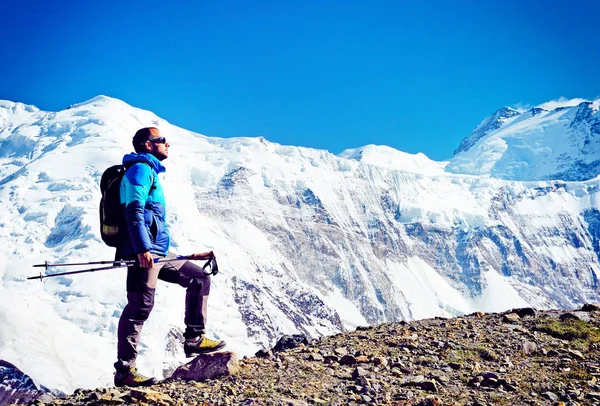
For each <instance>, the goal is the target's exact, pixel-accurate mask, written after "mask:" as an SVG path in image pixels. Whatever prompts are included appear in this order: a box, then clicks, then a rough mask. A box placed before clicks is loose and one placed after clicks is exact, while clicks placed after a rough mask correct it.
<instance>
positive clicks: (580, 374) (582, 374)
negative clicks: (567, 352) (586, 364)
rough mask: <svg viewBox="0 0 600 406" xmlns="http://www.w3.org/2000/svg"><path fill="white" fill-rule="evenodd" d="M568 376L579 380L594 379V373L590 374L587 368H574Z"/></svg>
mask: <svg viewBox="0 0 600 406" xmlns="http://www.w3.org/2000/svg"><path fill="white" fill-rule="evenodd" d="M567 377H568V378H569V379H575V380H578V381H588V380H590V379H592V375H590V374H589V373H588V372H587V371H586V370H585V369H581V368H574V369H572V370H570V371H569V372H568V373H567Z"/></svg>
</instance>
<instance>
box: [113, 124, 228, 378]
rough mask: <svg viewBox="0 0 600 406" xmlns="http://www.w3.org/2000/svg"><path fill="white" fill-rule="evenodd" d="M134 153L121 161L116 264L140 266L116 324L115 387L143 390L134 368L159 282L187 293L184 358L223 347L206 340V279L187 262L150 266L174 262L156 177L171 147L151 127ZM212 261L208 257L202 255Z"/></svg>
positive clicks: (130, 278) (130, 277)
mask: <svg viewBox="0 0 600 406" xmlns="http://www.w3.org/2000/svg"><path fill="white" fill-rule="evenodd" d="M133 148H134V150H135V153H131V154H128V155H125V156H124V157H123V165H124V166H125V167H126V168H127V169H126V171H125V175H124V176H123V180H122V181H121V189H120V200H121V208H122V210H123V213H124V217H125V225H126V230H125V232H124V233H121V234H120V235H119V243H118V246H117V253H116V255H117V259H135V260H137V261H138V264H139V265H137V264H136V265H134V266H129V267H128V268H127V305H126V306H125V308H124V309H123V313H122V314H121V318H120V319H119V328H118V344H117V362H115V364H114V366H115V369H116V373H115V386H124V385H127V386H146V385H152V384H154V383H156V379H155V378H149V377H146V376H143V375H141V374H140V373H139V372H137V369H136V368H135V360H136V357H137V345H138V342H139V340H140V333H141V331H142V326H143V325H144V322H145V321H146V320H147V319H148V316H149V315H150V312H151V311H152V307H153V306H154V292H155V289H156V284H157V281H158V279H160V280H163V281H166V282H169V283H178V284H179V285H181V286H183V287H185V288H186V298H185V319H184V322H185V325H186V329H185V332H184V337H185V342H184V344H183V348H184V351H185V354H186V356H187V357H191V356H194V355H198V354H202V353H208V352H213V351H216V350H219V349H221V348H223V347H224V346H225V341H218V340H211V339H210V338H207V337H206V336H205V335H204V334H205V323H206V310H207V300H208V294H209V292H210V276H209V275H207V274H205V273H204V272H203V270H202V268H201V267H199V266H197V265H195V264H194V263H192V262H190V261H187V260H179V261H172V262H161V263H154V262H153V258H157V257H160V258H175V257H176V255H174V254H173V253H171V252H169V246H170V236H169V232H168V231H167V224H166V219H165V198H164V194H163V188H162V186H161V184H160V182H159V179H158V174H159V173H162V172H164V171H165V167H164V166H163V164H162V163H161V162H162V161H164V160H165V159H167V157H168V156H169V143H168V142H167V140H166V139H165V137H162V136H161V134H160V131H159V130H158V129H157V128H154V127H148V128H142V129H140V130H139V131H137V132H136V133H135V136H134V137H133ZM202 255H205V256H206V258H207V259H209V258H212V257H214V254H213V253H212V252H207V253H205V254H202Z"/></svg>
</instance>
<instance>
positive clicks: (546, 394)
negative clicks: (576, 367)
mask: <svg viewBox="0 0 600 406" xmlns="http://www.w3.org/2000/svg"><path fill="white" fill-rule="evenodd" d="M542 397H543V398H546V399H548V400H551V401H553V402H556V401H557V400H558V395H557V394H555V393H553V392H544V393H542Z"/></svg>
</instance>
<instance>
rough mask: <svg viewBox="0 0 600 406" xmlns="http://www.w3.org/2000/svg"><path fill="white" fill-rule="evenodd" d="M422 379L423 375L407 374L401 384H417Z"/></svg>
mask: <svg viewBox="0 0 600 406" xmlns="http://www.w3.org/2000/svg"><path fill="white" fill-rule="evenodd" d="M424 380H425V377H424V376H423V375H413V376H407V377H406V378H404V381H402V386H419V384H420V383H421V382H423V381H424Z"/></svg>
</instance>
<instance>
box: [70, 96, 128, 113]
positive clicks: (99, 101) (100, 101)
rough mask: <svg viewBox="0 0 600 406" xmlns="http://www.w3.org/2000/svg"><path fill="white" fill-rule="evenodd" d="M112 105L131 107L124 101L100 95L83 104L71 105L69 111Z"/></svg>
mask: <svg viewBox="0 0 600 406" xmlns="http://www.w3.org/2000/svg"><path fill="white" fill-rule="evenodd" d="M110 105H119V106H127V107H131V106H130V105H129V104H127V103H125V102H124V101H122V100H119V99H116V98H114V97H110V96H105V95H102V94H100V95H98V96H94V97H92V98H91V99H88V100H85V101H83V102H81V103H75V104H71V105H70V106H69V107H67V110H69V109H73V108H78V107H84V106H98V107H99V106H102V107H107V106H110Z"/></svg>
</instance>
